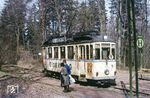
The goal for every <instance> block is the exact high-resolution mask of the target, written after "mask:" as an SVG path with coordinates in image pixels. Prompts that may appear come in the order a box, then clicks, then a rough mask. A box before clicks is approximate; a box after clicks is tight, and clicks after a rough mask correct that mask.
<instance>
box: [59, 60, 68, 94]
mask: <svg viewBox="0 0 150 98" xmlns="http://www.w3.org/2000/svg"><path fill="white" fill-rule="evenodd" d="M61 67H62V68H61V71H60V73H61V77H62V78H61V86H63V87H64V92H69V91H70V90H69V85H70V82H69V74H68V73H67V68H66V67H65V64H64V63H61Z"/></svg>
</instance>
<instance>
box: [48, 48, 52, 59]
mask: <svg viewBox="0 0 150 98" xmlns="http://www.w3.org/2000/svg"><path fill="white" fill-rule="evenodd" d="M48 54H49V58H52V48H48Z"/></svg>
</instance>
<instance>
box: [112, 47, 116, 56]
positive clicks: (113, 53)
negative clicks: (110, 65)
mask: <svg viewBox="0 0 150 98" xmlns="http://www.w3.org/2000/svg"><path fill="white" fill-rule="evenodd" d="M112 55H113V59H115V48H112Z"/></svg>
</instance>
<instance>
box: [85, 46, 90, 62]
mask: <svg viewBox="0 0 150 98" xmlns="http://www.w3.org/2000/svg"><path fill="white" fill-rule="evenodd" d="M89 55H90V54H89V46H88V45H86V57H87V59H89Z"/></svg>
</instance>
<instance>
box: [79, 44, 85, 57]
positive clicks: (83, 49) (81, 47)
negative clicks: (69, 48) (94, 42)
mask: <svg viewBox="0 0 150 98" xmlns="http://www.w3.org/2000/svg"><path fill="white" fill-rule="evenodd" d="M80 51H81V59H84V58H85V47H84V46H80Z"/></svg>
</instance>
